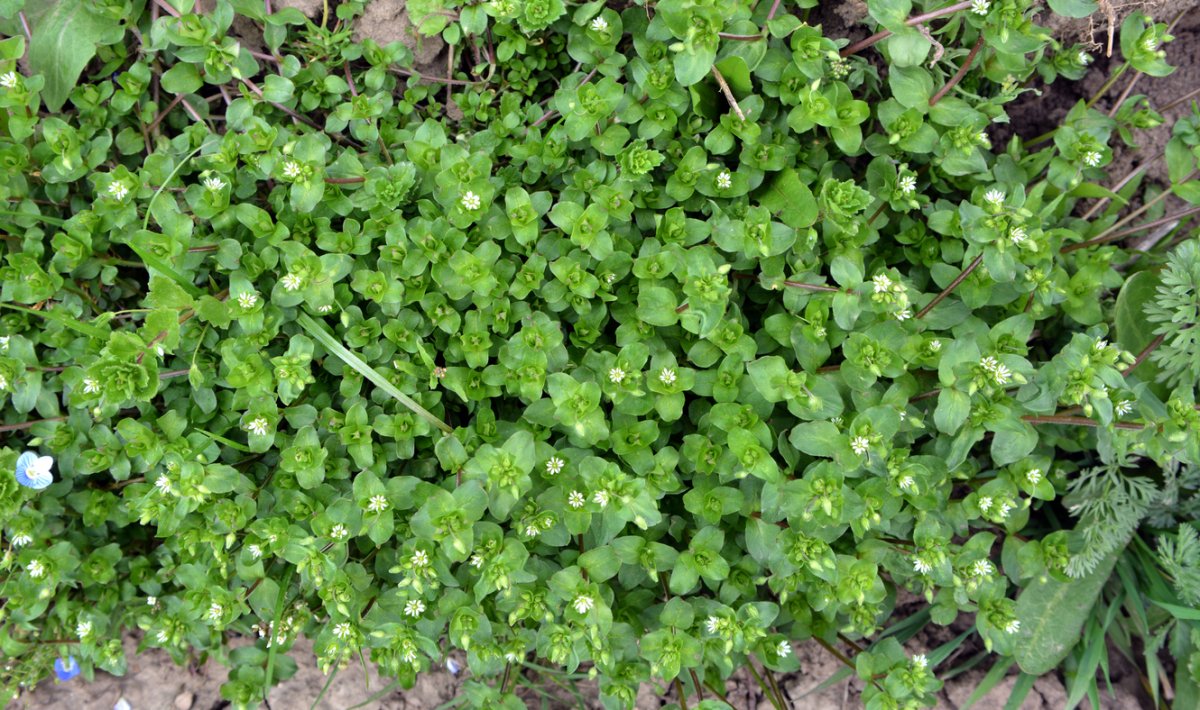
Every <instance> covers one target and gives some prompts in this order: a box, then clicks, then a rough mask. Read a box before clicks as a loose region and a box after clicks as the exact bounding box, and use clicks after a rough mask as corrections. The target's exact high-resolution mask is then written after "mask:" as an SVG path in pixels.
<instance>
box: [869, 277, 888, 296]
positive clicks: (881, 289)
mask: <svg viewBox="0 0 1200 710" xmlns="http://www.w3.org/2000/svg"><path fill="white" fill-rule="evenodd" d="M871 283H873V284H875V293H887V292H888V291H889V290H890V289H891V288H892V280H891V279H890V278H888V275H887V274H875V275H874V276H873V277H871Z"/></svg>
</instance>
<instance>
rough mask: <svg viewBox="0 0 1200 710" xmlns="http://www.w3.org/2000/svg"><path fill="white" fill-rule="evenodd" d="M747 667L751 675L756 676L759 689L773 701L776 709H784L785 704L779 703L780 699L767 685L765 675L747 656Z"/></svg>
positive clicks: (772, 703)
mask: <svg viewBox="0 0 1200 710" xmlns="http://www.w3.org/2000/svg"><path fill="white" fill-rule="evenodd" d="M746 668H747V669H749V671H750V675H752V676H754V680H755V682H757V683H758V687H759V689H761V690H762V692H763V695H764V696H766V698H767V700H770V701H771V705H772V706H773V707H774V708H775V710H783V706H782V705H780V704H779V700H778V699H776V698H775V694H774V693H772V692H771V689H770V688H768V687H767V682H766V681H765V680H763V677H762V676H761V675H759V674H758V671H757V670H756V669H755V668H754V661H752V660H750V659H749V658H747V659H746Z"/></svg>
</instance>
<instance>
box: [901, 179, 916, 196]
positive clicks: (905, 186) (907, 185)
mask: <svg viewBox="0 0 1200 710" xmlns="http://www.w3.org/2000/svg"><path fill="white" fill-rule="evenodd" d="M896 187H898V188H900V193H901V194H903V195H911V194H912V193H913V191H914V190H916V189H917V177H916V176H915V175H905V176H904V177H902V178H900V181H899V182H897V183H896Z"/></svg>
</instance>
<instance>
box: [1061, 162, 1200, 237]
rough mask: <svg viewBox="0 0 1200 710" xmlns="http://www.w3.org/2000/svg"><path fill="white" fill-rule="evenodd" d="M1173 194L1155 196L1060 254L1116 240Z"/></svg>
mask: <svg viewBox="0 0 1200 710" xmlns="http://www.w3.org/2000/svg"><path fill="white" fill-rule="evenodd" d="M1198 172H1200V171H1192V174H1191V175H1188V176H1187V177H1185V178H1184V179H1183V180H1180V181H1179V182H1180V184H1182V183H1185V182H1187V181H1188V180H1191V179H1192V178H1194V177H1196V175H1197V173H1198ZM1171 194H1172V193H1171V191H1170V190H1163V191H1162V192H1160V193H1158V194H1157V195H1155V197H1154V199H1152V200H1150V201H1149V202H1147V203H1146V204H1144V205H1142V206H1141V207H1139V208H1137V209H1136V210H1134V211H1133V212H1130V213H1129V214H1128V215H1126V216H1125V217H1124V218H1122V219H1121V220H1120V221H1118V222H1117V223H1116V224H1114V225H1113V226H1111V227H1109V228H1108V229H1106V230H1104V231H1103V232H1101V233H1100V234H1098V235H1096V236H1095V237H1092V238H1091V239H1088V240H1087V241H1083V242H1077V243H1075V244H1068V245H1066V246H1065V247H1063V248H1062V249H1059V252H1060V253H1063V254H1069V253H1071V252H1073V251H1076V250H1078V249H1085V248H1087V247H1090V246H1094V245H1096V244H1103V243H1105V242H1110V241H1112V240H1114V239H1116V238H1117V237H1115V236H1113V233H1114V232H1116V231H1117V230H1118V229H1120V228H1121V227H1124V226H1125V225H1127V224H1129V223H1130V222H1132V221H1133V220H1135V219H1137V217H1138V215H1140V214H1142V213H1144V212H1145V211H1146V210H1149V209H1150V208H1151V207H1153V206H1154V205H1156V204H1158V203H1159V202H1162V201H1163V200H1165V199H1167V198H1168V197H1169V196H1170V195H1171Z"/></svg>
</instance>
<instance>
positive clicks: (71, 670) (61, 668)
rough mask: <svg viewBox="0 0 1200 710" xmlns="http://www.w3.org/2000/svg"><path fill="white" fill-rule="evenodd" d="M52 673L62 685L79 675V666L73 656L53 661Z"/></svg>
mask: <svg viewBox="0 0 1200 710" xmlns="http://www.w3.org/2000/svg"><path fill="white" fill-rule="evenodd" d="M54 673H55V675H57V676H58V679H59V680H61V681H63V682H64V683H65V682H67V681H68V680H71V679H72V678H74V677H75V676H77V675H79V664H78V663H76V662H75V657H74V656H68V657H67V658H56V659H54Z"/></svg>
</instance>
